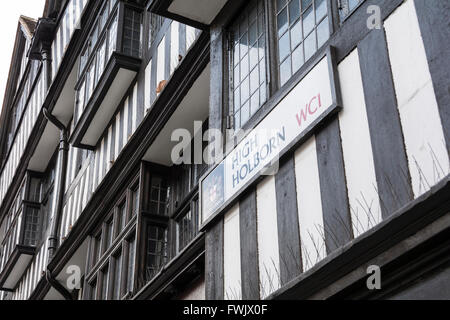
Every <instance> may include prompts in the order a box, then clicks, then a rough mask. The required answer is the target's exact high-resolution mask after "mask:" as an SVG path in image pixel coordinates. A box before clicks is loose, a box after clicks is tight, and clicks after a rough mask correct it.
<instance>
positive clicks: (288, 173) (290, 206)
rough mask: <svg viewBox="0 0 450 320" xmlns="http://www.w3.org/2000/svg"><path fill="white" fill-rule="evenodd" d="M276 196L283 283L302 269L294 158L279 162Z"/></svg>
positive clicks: (276, 177) (281, 278)
mask: <svg viewBox="0 0 450 320" xmlns="http://www.w3.org/2000/svg"><path fill="white" fill-rule="evenodd" d="M275 192H276V198H277V225H278V248H279V254H280V280H281V285H285V284H286V283H288V282H289V281H291V280H292V279H294V278H295V277H296V276H298V275H299V274H300V273H301V272H302V269H303V266H302V257H301V251H300V248H301V246H300V230H299V221H298V206H297V184H296V180H295V162H294V158H293V157H292V156H291V157H288V158H286V159H285V160H284V161H282V162H280V168H279V171H278V173H277V174H276V176H275Z"/></svg>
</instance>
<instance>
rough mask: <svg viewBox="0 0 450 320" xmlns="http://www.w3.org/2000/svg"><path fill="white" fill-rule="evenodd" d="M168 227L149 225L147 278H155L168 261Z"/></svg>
mask: <svg viewBox="0 0 450 320" xmlns="http://www.w3.org/2000/svg"><path fill="white" fill-rule="evenodd" d="M167 258H168V255H167V228H164V227H159V226H154V225H148V227H147V279H148V280H150V279H151V278H153V277H154V276H155V275H156V274H157V273H158V272H159V271H160V270H161V268H162V267H163V266H164V265H165V264H166V263H167Z"/></svg>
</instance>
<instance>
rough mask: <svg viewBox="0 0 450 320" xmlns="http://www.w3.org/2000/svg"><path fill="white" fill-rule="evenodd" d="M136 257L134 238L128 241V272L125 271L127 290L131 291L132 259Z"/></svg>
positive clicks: (132, 279)
mask: <svg viewBox="0 0 450 320" xmlns="http://www.w3.org/2000/svg"><path fill="white" fill-rule="evenodd" d="M135 257H136V239H135V238H133V239H132V240H130V241H129V242H128V272H127V291H128V292H133V289H134V288H133V282H134V260H135Z"/></svg>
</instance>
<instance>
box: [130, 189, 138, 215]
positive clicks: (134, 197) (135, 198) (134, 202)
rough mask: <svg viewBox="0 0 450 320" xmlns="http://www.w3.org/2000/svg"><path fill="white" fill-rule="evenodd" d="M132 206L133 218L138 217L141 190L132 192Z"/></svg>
mask: <svg viewBox="0 0 450 320" xmlns="http://www.w3.org/2000/svg"><path fill="white" fill-rule="evenodd" d="M131 200H132V206H133V211H132V213H133V216H135V215H137V213H138V211H139V188H138V189H136V190H133V191H132V195H131Z"/></svg>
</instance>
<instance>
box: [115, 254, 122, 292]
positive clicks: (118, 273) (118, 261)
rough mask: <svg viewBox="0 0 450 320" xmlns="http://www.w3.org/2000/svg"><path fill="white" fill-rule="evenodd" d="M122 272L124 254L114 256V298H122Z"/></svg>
mask: <svg viewBox="0 0 450 320" xmlns="http://www.w3.org/2000/svg"><path fill="white" fill-rule="evenodd" d="M121 274H122V254H119V255H117V256H116V257H114V294H113V300H120V298H121V291H120V280H121Z"/></svg>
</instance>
